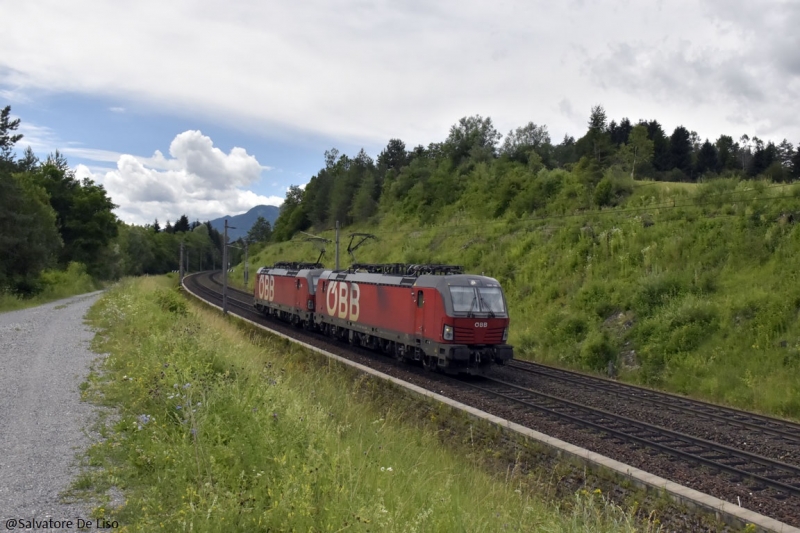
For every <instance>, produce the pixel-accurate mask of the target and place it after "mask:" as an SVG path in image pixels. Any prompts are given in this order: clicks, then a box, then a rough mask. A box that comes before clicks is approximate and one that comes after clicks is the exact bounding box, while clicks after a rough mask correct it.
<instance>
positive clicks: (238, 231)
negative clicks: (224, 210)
mask: <svg viewBox="0 0 800 533" xmlns="http://www.w3.org/2000/svg"><path fill="white" fill-rule="evenodd" d="M280 212H281V210H280V208H279V207H275V206H274V205H257V206H255V207H253V208H251V209H250V210H248V211H247V212H245V213H240V214H238V215H225V216H221V217H219V218H215V219H214V220H211V221H210V222H211V226H212V227H213V228H214V229H216V230H217V231H219V232H220V233H222V232H223V230H224V229H225V219H227V220H228V238H229V239H230V240H231V241H235V240H236V239H238V238H239V237H242V238H244V237H245V236H246V235H247V232H248V231H250V228H252V227H253V224H255V221H256V220H258V217H260V216H261V217H264V218H265V219H266V220H267V221H268V222H269V224H270V226H272V227H275V220H277V218H278V215H279V214H280ZM231 226H233V228H231Z"/></svg>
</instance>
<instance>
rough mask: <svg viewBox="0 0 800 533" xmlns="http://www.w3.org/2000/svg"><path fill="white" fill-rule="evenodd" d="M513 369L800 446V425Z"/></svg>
mask: <svg viewBox="0 0 800 533" xmlns="http://www.w3.org/2000/svg"><path fill="white" fill-rule="evenodd" d="M509 366H510V367H512V368H514V369H517V370H520V371H522V372H525V373H528V374H535V375H538V376H541V377H544V378H547V379H552V380H559V381H562V382H565V383H569V384H570V386H572V387H575V388H581V389H583V390H594V391H601V392H602V393H604V394H611V395H614V396H616V397H619V398H623V399H627V400H630V401H635V402H645V403H647V404H649V405H652V406H656V407H658V408H663V409H667V410H670V411H673V412H682V413H690V414H691V415H693V416H695V417H698V418H703V419H706V420H712V421H714V422H718V423H722V424H727V425H730V426H738V427H741V428H744V429H748V430H751V431H755V432H758V433H760V434H769V435H773V436H775V437H778V438H780V439H782V440H784V441H785V442H787V443H792V444H797V445H800V424H797V423H795V422H791V421H788V420H781V419H778V418H772V417H768V416H764V415H760V414H757V413H750V412H747V411H740V410H738V409H732V408H730V407H725V406H721V405H714V404H710V403H707V402H702V401H699V400H693V399H691V398H686V397H683V396H678V395H675V394H669V393H666V392H660V391H654V390H651V389H646V388H644V387H638V386H636V385H629V384H626V383H619V382H616V381H610V380H606V379H602V378H598V377H594V376H588V375H586V374H581V373H578V372H572V371H569V370H563V369H559V368H553V367H549V366H545V365H542V364H539V363H533V362H530V361H514V362H512V363H511V364H510V365H509Z"/></svg>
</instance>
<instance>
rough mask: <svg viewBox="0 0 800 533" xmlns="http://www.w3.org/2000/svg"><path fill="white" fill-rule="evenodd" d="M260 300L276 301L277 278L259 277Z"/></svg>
mask: <svg viewBox="0 0 800 533" xmlns="http://www.w3.org/2000/svg"><path fill="white" fill-rule="evenodd" d="M258 298H259V299H260V300H267V301H268V302H271V301H272V300H274V299H275V278H274V277H272V276H269V275H266V276H265V275H262V276H258Z"/></svg>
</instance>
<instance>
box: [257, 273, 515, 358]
mask: <svg viewBox="0 0 800 533" xmlns="http://www.w3.org/2000/svg"><path fill="white" fill-rule="evenodd" d="M254 305H255V307H256V308H257V309H259V310H260V311H262V312H264V313H265V314H268V315H274V316H277V317H279V318H282V319H284V320H288V321H291V322H292V323H294V324H296V325H302V326H304V327H306V328H307V329H312V330H318V331H322V332H323V333H326V334H328V335H331V336H334V337H337V338H339V339H342V340H347V341H349V342H351V343H353V344H356V345H360V346H364V347H367V348H372V349H376V350H381V351H383V352H385V353H388V354H391V355H393V356H395V357H397V358H398V359H410V360H417V361H421V362H422V364H423V365H424V366H425V367H427V368H430V369H435V368H439V369H442V370H444V371H446V372H454V373H457V372H466V373H471V374H474V373H480V372H482V371H483V370H485V369H486V368H487V367H488V366H490V365H491V364H492V363H496V364H503V363H504V362H505V361H507V360H509V359H511V358H512V357H513V349H512V347H511V346H509V345H508V344H506V341H507V340H508V324H509V318H508V310H507V306H506V302H505V297H504V295H503V291H502V289H501V287H500V284H499V283H498V282H497V280H495V279H493V278H489V277H485V276H476V275H472V274H464V273H463V272H462V270H461V268H460V267H457V266H452V265H404V264H387V265H373V264H355V265H353V266H352V267H351V268H350V269H348V270H340V271H332V270H324V269H323V268H322V266H321V265H320V264H318V263H277V264H276V265H275V266H273V267H264V268H261V269H259V270H258V275H257V281H256V288H255V299H254Z"/></svg>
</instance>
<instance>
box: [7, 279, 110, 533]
mask: <svg viewBox="0 0 800 533" xmlns="http://www.w3.org/2000/svg"><path fill="white" fill-rule="evenodd" d="M99 295H100V292H95V293H91V294H84V295H80V296H74V297H72V298H67V299H65V300H60V301H57V302H51V303H49V304H45V305H42V306H39V307H34V308H31V309H24V310H21V311H12V312H8V313H0V529H2V530H7V529H9V528H8V523H7V521H9V520H10V519H12V520H10V521H13V519H24V520H33V519H34V518H35V519H37V520H41V519H43V518H47V517H52V518H53V519H71V520H73V521H74V520H75V519H76V518H84V519H88V518H89V509H88V508H86V507H85V506H81V505H79V504H64V503H62V502H61V500H60V498H59V494H60V493H61V491H63V490H64V489H67V488H68V487H69V484H70V483H71V482H72V481H73V480H74V478H75V476H76V475H77V474H78V468H77V466H76V465H77V459H76V453H78V452H79V451H80V450H83V449H85V448H86V447H87V446H88V445H89V442H90V439H89V437H88V435H87V432H86V431H87V428H88V426H89V424H90V423H91V422H92V413H93V408H92V406H91V405H89V404H87V403H83V402H81V400H80V391H79V389H78V386H79V385H80V383H81V382H82V381H83V380H84V379H85V378H86V376H87V374H88V372H89V365H90V363H91V361H92V360H94V359H95V358H96V357H97V354H95V353H93V352H92V351H91V349H90V345H89V343H90V341H91V340H92V338H93V337H94V333H93V332H92V331H91V330H90V329H89V327H88V326H86V325H85V324H84V323H83V317H84V315H85V314H86V311H87V310H88V309H89V307H91V305H92V304H93V303H94V302H95V301H97V299H98V297H99ZM21 525H22V524H19V525H17V526H16V529H23V528H22V527H20V526H21ZM39 529H41V528H34V529H33V530H34V531H36V530H39ZM71 529H73V528H67V529H59V530H60V531H69V530H71Z"/></svg>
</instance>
